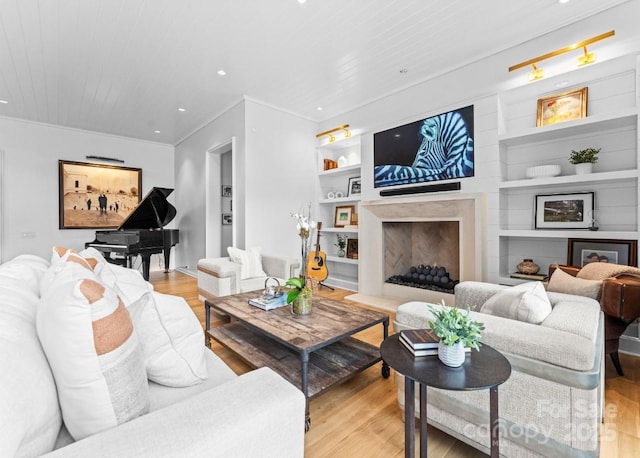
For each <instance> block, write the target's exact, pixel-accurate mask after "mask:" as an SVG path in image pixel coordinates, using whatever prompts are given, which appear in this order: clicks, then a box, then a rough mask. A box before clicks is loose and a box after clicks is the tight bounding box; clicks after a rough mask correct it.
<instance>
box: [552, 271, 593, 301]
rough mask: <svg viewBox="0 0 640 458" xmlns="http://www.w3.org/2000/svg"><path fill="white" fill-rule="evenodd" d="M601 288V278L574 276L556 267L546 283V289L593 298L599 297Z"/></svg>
mask: <svg viewBox="0 0 640 458" xmlns="http://www.w3.org/2000/svg"><path fill="white" fill-rule="evenodd" d="M601 289H602V280H586V279H584V278H576V277H574V276H573V275H571V274H568V273H566V272H565V271H564V270H562V269H556V270H555V271H554V272H553V274H552V275H551V278H550V279H549V284H548V285H547V291H552V292H554V293H565V294H575V295H577V296H586V297H590V298H592V299H595V300H599V299H600V290H601Z"/></svg>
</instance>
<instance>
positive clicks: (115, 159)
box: [86, 156, 124, 164]
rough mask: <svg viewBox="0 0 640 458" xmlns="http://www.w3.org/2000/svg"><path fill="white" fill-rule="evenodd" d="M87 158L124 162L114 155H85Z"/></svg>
mask: <svg viewBox="0 0 640 458" xmlns="http://www.w3.org/2000/svg"><path fill="white" fill-rule="evenodd" d="M86 158H87V159H95V160H98V161H107V162H120V163H122V164H124V161H123V160H122V159H118V158H116V157H104V156H86Z"/></svg>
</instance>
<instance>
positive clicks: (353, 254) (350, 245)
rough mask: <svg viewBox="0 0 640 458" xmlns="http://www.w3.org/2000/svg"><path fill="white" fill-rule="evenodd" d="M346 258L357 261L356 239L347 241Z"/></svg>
mask: <svg viewBox="0 0 640 458" xmlns="http://www.w3.org/2000/svg"><path fill="white" fill-rule="evenodd" d="M347 258H349V259H358V239H347Z"/></svg>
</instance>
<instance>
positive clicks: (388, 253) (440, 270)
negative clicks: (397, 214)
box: [382, 221, 460, 293]
mask: <svg viewBox="0 0 640 458" xmlns="http://www.w3.org/2000/svg"><path fill="white" fill-rule="evenodd" d="M382 231H383V234H384V240H383V241H384V266H385V267H384V271H385V274H384V275H385V278H386V280H385V281H386V282H387V283H392V284H396V285H404V286H407V287H411V288H422V289H430V290H433V291H440V292H446V293H452V292H453V288H454V286H455V284H456V283H458V280H457V279H458V277H459V275H460V223H459V222H458V221H422V222H405V221H400V222H383V223H382Z"/></svg>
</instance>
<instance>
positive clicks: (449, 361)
mask: <svg viewBox="0 0 640 458" xmlns="http://www.w3.org/2000/svg"><path fill="white" fill-rule="evenodd" d="M464 357H465V353H464V345H463V344H462V342H457V343H455V344H453V345H445V344H443V343H442V341H440V342H439V343H438V358H439V359H440V361H442V363H443V364H445V365H447V366H449V367H458V366H461V365H462V363H464Z"/></svg>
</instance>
